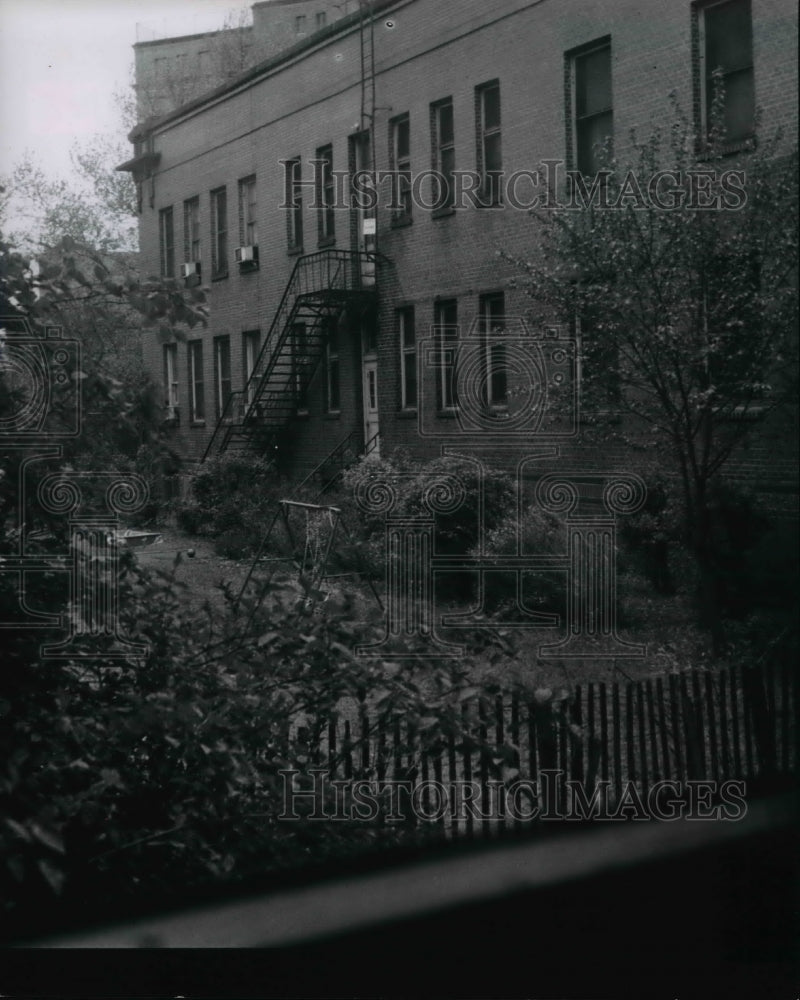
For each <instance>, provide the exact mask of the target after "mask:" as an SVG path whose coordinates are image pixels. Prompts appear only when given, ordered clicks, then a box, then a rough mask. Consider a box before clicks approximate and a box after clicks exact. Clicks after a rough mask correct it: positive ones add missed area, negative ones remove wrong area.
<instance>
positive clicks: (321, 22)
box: [316, 10, 328, 31]
mask: <svg viewBox="0 0 800 1000" xmlns="http://www.w3.org/2000/svg"><path fill="white" fill-rule="evenodd" d="M316 19H317V31H319V29H320V28H324V27H325V25H326V24H327V23H328V15H327V14H326V13H325V11H324V10H321V11H320V12H319V13H318V14H317V15H316Z"/></svg>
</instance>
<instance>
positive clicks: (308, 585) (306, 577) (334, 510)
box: [234, 500, 384, 612]
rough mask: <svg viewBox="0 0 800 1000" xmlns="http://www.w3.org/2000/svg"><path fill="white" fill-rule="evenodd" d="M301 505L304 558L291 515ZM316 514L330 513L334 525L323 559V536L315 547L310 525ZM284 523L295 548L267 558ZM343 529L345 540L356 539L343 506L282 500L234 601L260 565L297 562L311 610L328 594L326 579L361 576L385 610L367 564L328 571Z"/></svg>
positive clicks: (259, 599) (268, 580)
mask: <svg viewBox="0 0 800 1000" xmlns="http://www.w3.org/2000/svg"><path fill="white" fill-rule="evenodd" d="M294 508H297V509H299V510H303V511H305V515H306V520H305V524H306V531H305V539H304V544H303V550H302V557H301V556H300V546H299V544H298V542H297V540H296V538H295V534H294V532H293V531H292V525H291V521H290V518H289V513H290V512H291V510H292V509H294ZM313 513H318V514H321V515H324V514H327V515H328V524H329V526H330V529H331V530H330V532H329V533H328V538H327V541H326V542H325V547H324V551H323V555H322V559H320V558H319V553H320V549H321V547H322V544H321V541H320V538H319V535H317V536H316V539H315V540H314V543H313V546H312V537H311V531H310V526H311V524H312V520H311V516H312V514H313ZM279 523H280V524H282V525H283V528H284V530H285V531H286V536H287V538H288V539H289V545H290V548H291V555H288V556H270V557H268V558H265V557H264V552H265V551H266V550H267V548H268V545H269V541H270V539H271V538H272V534H273V531H274V530H275V528H276V526H277V525H278V524H279ZM340 528H341V531H342V533H343V534H344V537H345V539H346V540H347V541H348V542H353V535H352V532H351V531H350V529H349V528H348V527H347V523H346V521H345V520H344V518H343V516H342V511H341V508H340V507H334V506H331V505H329V504H318V503H302V502H301V501H299V500H279V501H278V506H277V509H276V510H275V513H274V514H273V516H272V520H271V521H270V523H269V526H268V528H267V530H266V531H265V532H264V534H263V536H262V538H261V542H260V543H259V546H258V551H257V552H256V554H255V557H254V559H253V561H252V563H251V564H250V569H249V570H248V571H247V576H246V577H245V579H244V583H243V584H242V586H241V589H240V590H239V593H238V595H237V597H236V599H235V601H234V607H237V606H238V604H239V602H240V601H241V599H242V597H243V596H244V593H245V591H246V590H247V587H248V584H249V583H250V581H251V579H252V578H253V574H254V572H255V569H256V566H258V565H260V564H264V563H267V564H269V563H272V564H275V563H294V565H295V566H296V567H297V571H298V575H299V580H300V583H301V584H302V586H303V588H304V590H305V591H306V606H307V607H308V608H309V610H313V608H314V606H315V605H316V603H317V601H319V600H321V599H323V598H324V597H325V596H326V595H325V593H324V591H323V590H322V589H321V586H322V584H323V583H324V582H325V581H326V580H336V579H342V578H344V577H358V578H362V577H363V578H365V579H366V581H367V583H368V584H369V588H370V590H371V591H372V595H373V597H374V598H375V600H376V601H377V603H378V607H379V608H380V609H381V611H383V610H384V608H383V601H382V600H381V598H380V596H379V594H378V591H377V590H376V589H375V584H374V583H373V582H372V577H371V576H370V575H369V573H367V572H366V570H365V569H364V568H363V566H360V567H359V568H358V569H356V570H351V571H349V572H347V573H328V572H327V569H328V562H329V560H330V556H331V552H332V551H333V550H334V549H333V545H334V541H335V539H336V535H337V532H338V531H339V529H340ZM312 547H313V550H314V551H313V558H312V559H311V560H310V562H309V558H308V557H309V555H310V554H311V550H312ZM358 560H359V563H360V562H361V559H360V556H359V557H358ZM271 579H272V574H270V575H269V576H268V577H267V579H266V581H264V586H263V587H262V588H261V590H260V592H259V594H258V599H257V602H256V605H255V608H254V609H253V611H254V612H255V609H256V608H257V607H258V606H259V605H260V604H261V601H262V600H263V598H264V595H265V593H266V585H267V584H268V583H269V582H270V580H271Z"/></svg>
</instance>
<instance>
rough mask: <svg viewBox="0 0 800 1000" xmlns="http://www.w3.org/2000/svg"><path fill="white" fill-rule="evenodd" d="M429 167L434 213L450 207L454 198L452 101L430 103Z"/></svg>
mask: <svg viewBox="0 0 800 1000" xmlns="http://www.w3.org/2000/svg"><path fill="white" fill-rule="evenodd" d="M431 152H432V163H431V167H432V169H433V172H434V174H435V175H436V181H435V182H434V183H435V184H436V185H437V190H436V191H435V192H434V199H433V201H434V206H435V208H434V213H437V212H441V213H444V212H447V211H448V210H450V209H452V207H453V203H454V200H455V181H454V179H453V171H454V170H455V168H456V150H455V133H454V129H453V101H452V99H451V98H449V97H448V98H447V100H446V101H439V102H438V103H436V104H432V105H431Z"/></svg>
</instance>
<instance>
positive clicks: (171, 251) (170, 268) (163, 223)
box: [158, 208, 175, 278]
mask: <svg viewBox="0 0 800 1000" xmlns="http://www.w3.org/2000/svg"><path fill="white" fill-rule="evenodd" d="M158 238H159V244H160V248H161V277H162V278H174V277H175V223H174V218H173V213H172V208H162V209H161V211H160V212H159V213H158Z"/></svg>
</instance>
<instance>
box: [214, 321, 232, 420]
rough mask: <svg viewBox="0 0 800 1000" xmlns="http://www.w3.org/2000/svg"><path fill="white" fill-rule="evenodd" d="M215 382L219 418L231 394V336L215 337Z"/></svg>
mask: <svg viewBox="0 0 800 1000" xmlns="http://www.w3.org/2000/svg"><path fill="white" fill-rule="evenodd" d="M214 383H215V387H216V391H217V418H219V417H221V416H222V414H223V412H224V410H225V404H226V403H227V402H228V396H230V394H231V338H230V337H228V336H223V337H215V338H214Z"/></svg>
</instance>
